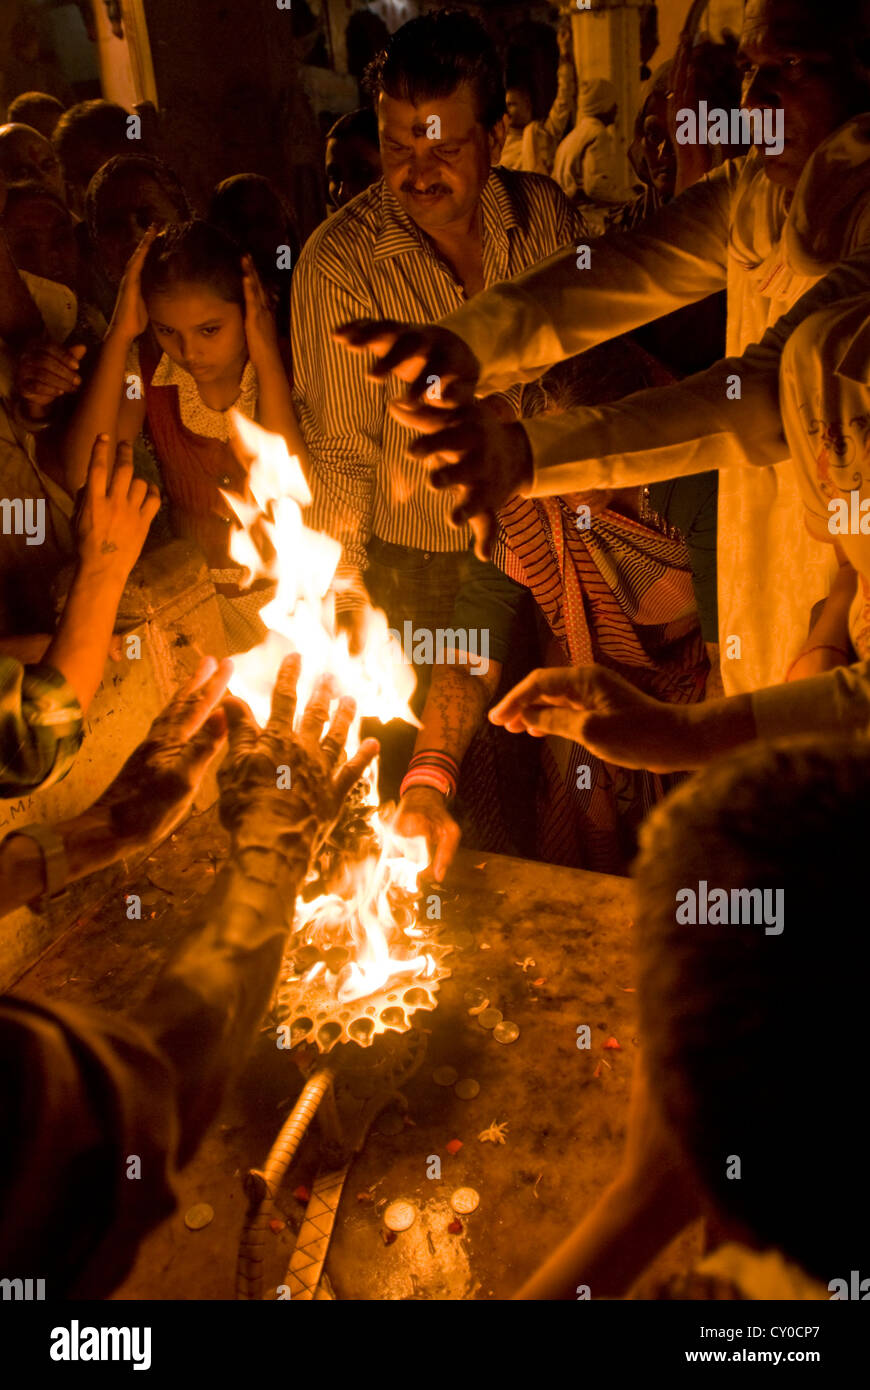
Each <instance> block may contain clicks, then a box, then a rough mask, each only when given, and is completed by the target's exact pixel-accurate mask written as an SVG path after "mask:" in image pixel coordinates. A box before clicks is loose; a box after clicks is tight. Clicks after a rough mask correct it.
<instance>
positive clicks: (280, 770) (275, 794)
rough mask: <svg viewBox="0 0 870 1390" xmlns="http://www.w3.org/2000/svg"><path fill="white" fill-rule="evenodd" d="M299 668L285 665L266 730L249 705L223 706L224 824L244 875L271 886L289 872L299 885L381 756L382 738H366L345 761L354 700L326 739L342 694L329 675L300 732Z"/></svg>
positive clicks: (298, 662) (231, 702) (341, 709)
mask: <svg viewBox="0 0 870 1390" xmlns="http://www.w3.org/2000/svg"><path fill="white" fill-rule="evenodd" d="M301 666H302V659H301V657H300V656H299V655H298V654H296V653H294V654H293V655H292V656H288V657H287V658H286V660H285V661H283V662H282V664H281V669H280V671H279V672H278V679H277V681H276V682H275V690H274V693H273V696H272V713H271V716H270V718H269V722H268V724H267V725H266V727H265V729H262V730H261V729H259V728H258V726H257V724H256V721H255V720H254V716H253V715H252V714H251V711H250V710H249V709H248V707H247V705H246V704H245V703H244V701H242V700H239V699H237V698H236V697H234V696H229V697H228V698H227V699H226V700H225V701H224V704H223V709H224V711H225V713H226V718H227V726H228V730H229V742H230V748H229V753H228V755H227V758H226V760H225V762H224V764H223V766H222V767H221V770H220V772H219V774H218V783H219V785H220V789H221V798H220V818H221V823H222V824H223V825H224V826H226V828H227V830H229V832H230V834H231V836H232V841H233V854H234V856H235V857H236V859H237V861H238V862H239V863H240V865H241V867H242V868H243V870H244V871H245V873H247V874H248V875H249V876H250V877H252V878H257V879H260V880H261V881H268V882H272V883H276V882H277V881H278V880H279V879H284V878H285V877H286V875H287V872H288V870H289V871H290V872H291V874H292V877H293V880H294V882H295V883H297V884H298V883H301V881H302V878H303V877H304V875H305V873H306V872H307V870H308V866H309V865H310V862H311V857H312V855H313V853H314V851H315V850H316V849H317V847H318V845H319V844H320V843H321V841H322V840H323V838H324V837H325V835H326V834H327V833H328V832H329V830H330V829H331V828H332V826H333V825H334V824H335V821H336V819H337V817H338V813H339V811H340V810H341V806H342V802H343V801H344V798H345V797H346V795H347V793H348V792H349V791H350V789H351V787H352V786H353V785H354V783H355V782H357V781H358V780H359V778H360V777H361V775H362V773H363V772H364V771H365V769H366V767H367V766H368V764H369V763H370V762H371V760H372V758H373V757H374V756H375V754H376V753H377V751H378V743H377V739H373V738H370V739H365V741H364V742H363V743H362V744H360V747H359V750H358V752H357V753H355V754H354V756H353V757H352V758H350V759H349V760H348V761H347V762H342V758H343V755H344V745H345V740H346V739H347V735H348V730H349V729H350V726H351V723H352V721H353V718H354V715H355V713H356V702H355V701H354V700H352V699H350V698H349V697H347V696H344V697H342V699H340V700H339V703H338V709H337V710H336V713H335V715H334V717H333V719H332V722H331V724H330V725H329V728H328V729H327V731H326V734H325V736H324V734H323V729H324V725H325V724H326V722H327V720H328V718H329V706H330V702H331V700H332V699H333V698H334V696H335V693H336V691H335V684H334V681H333V679H332V678H331V677H329V676H321V677H320V678H319V679H318V680H317V681H316V682H315V685H314V689H313V691H312V694H311V698H310V699H309V701H308V704H307V705H306V707H305V712H304V714H303V716H302V719H301V721H300V722H299V725H298V728H296V729H295V730H294V727H293V725H294V719H295V716H296V686H297V682H298V680H299V672H300V670H301Z"/></svg>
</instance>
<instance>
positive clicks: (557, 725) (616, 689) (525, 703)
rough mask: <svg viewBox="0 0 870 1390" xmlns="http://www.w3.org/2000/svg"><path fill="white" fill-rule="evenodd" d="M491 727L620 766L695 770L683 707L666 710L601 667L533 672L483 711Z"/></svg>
mask: <svg viewBox="0 0 870 1390" xmlns="http://www.w3.org/2000/svg"><path fill="white" fill-rule="evenodd" d="M489 717H490V719H491V720H492V722H493V724H501V725H503V726H504V727H505V728H506V729H508V730H509V732H510V733H514V734H516V733H523V732H526V733H530V734H532V735H533V736H534V737H536V738H542V737H543V736H544V735H545V734H558V735H559V736H560V737H561V738H566V739H570V740H571V742H572V743H582V744H583V746H584V748H588V749H589V751H590V752H591V753H594V754H595V755H596V756H597V757H599V758H604V759H605V760H606V761H607V762H611V763H617V764H618V765H619V766H620V767H633V768H646V769H647V770H648V771H650V772H677V771H683V770H685V769H687V768H691V767H694V766H697V761H696V756H697V750H696V749H695V748H694V746H693V744H694V741H693V740H692V739H691V737H690V735H691V724H690V707H688V706H681V705H666V704H663V703H662V701H660V700H654V699H652V698H651V697H650V696H649V695H644V694H643V693H642V692H641V691H640V690H636V689H635V687H634V686H633V685H629V683H628V681H625V680H623V679H622V677H621V676H618V675H616V673H615V672H613V671H608V670H607V669H606V667H604V666H557V667H553V668H550V669H547V670H538V671H532V672H531V674H530V675H528V676H526V678H525V680H522V681H520V683H519V684H518V685H515V686H514V688H513V690H511V691H509V692H508V694H507V695H506V696H505V697H504V699H503V700H500V701H499V703H498V704H497V705H494V706H493V708H492V709H491V710H490V712H489Z"/></svg>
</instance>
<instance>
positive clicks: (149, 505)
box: [76, 434, 160, 588]
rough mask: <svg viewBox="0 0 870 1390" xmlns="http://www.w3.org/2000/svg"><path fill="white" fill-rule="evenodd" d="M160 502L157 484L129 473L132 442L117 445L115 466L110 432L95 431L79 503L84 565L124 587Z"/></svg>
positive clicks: (131, 472) (77, 531) (80, 556)
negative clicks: (100, 433)
mask: <svg viewBox="0 0 870 1390" xmlns="http://www.w3.org/2000/svg"><path fill="white" fill-rule="evenodd" d="M159 508H160V493H159V492H158V491H157V488H156V487H154V485H153V484H152V483H146V482H145V480H144V479H143V478H137V477H135V476H134V474H133V446H132V444H128V443H127V442H126V441H122V442H121V443H120V444H119V445H118V448H117V451H116V454H115V463H114V467H110V461H109V438H108V435H105V434H103V435H99V436H98V438H97V439H96V440H95V441H94V447H93V451H92V453H91V462H90V467H89V469H88V479H87V482H86V483H85V487H84V491H83V495H82V497H81V499H80V503H79V508H78V516H77V526H76V535H77V540H78V551H79V559H80V562H81V565H82V567H83V568H85V569H87V570H88V572H89V573H93V574H97V575H102V576H107V577H112V578H115V579H116V580H117V581H118V582H119V584H120V585H121V587H122V588H123V586H124V584H125V583H126V581H127V576H128V575H129V573H130V571H131V569H132V568H133V566H134V564H135V563H136V561H137V560H138V558H139V553H140V551H141V549H142V547H143V545H144V544H145V538H146V536H147V535H148V529H149V527H150V525H151V523H152V521H153V520H154V518H155V516H156V515H157V512H158V510H159Z"/></svg>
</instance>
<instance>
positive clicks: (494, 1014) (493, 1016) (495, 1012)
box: [477, 1009, 504, 1028]
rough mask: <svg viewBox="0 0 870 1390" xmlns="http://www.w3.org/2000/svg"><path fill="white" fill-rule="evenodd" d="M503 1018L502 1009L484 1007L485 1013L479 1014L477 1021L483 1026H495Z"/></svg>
mask: <svg viewBox="0 0 870 1390" xmlns="http://www.w3.org/2000/svg"><path fill="white" fill-rule="evenodd" d="M503 1018H504V1014H503V1013H502V1011H501V1009H484V1011H483V1013H482V1014H479V1015H478V1019H477V1021H478V1023H479V1024H480V1026H481V1028H494V1027H495V1025H496V1024H497V1023H501V1021H502V1019H503Z"/></svg>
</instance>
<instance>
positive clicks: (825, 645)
mask: <svg viewBox="0 0 870 1390" xmlns="http://www.w3.org/2000/svg"><path fill="white" fill-rule="evenodd" d="M811 652H837V653H839V655H840V656H842V657H844V658H845V661H846V663H847V664H848V661H849V653H848V652H847V651H846V648H845V647H837V646H834V644H833V643H832V642H818V643H817V644H816V646H814V647H807V648H806V649H805V651H802V652H799V653H798V655H797V656H796V657H795V659H794V661H793V662H792V663H791V666H789V668H788V670H787V671H786V673H785V678H786V680H788V678H789V676H790V675H791V673H792V671H793V670H794V668H795V667H796V666H797V664H798V662H799V661H803V659H804V657H805V656H809V655H810V653H811Z"/></svg>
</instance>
